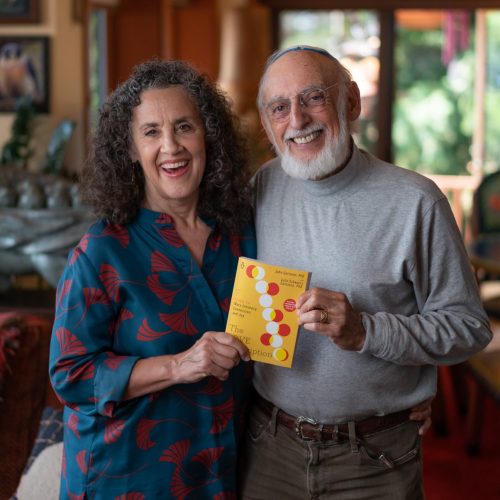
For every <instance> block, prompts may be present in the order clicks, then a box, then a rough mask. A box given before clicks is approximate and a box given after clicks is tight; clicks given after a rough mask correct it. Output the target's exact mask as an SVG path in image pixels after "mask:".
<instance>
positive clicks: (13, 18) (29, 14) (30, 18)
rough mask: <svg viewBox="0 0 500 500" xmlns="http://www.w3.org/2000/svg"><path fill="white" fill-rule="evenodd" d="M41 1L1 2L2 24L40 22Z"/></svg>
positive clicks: (10, 0) (0, 21) (3, 0)
mask: <svg viewBox="0 0 500 500" xmlns="http://www.w3.org/2000/svg"><path fill="white" fill-rule="evenodd" d="M39 3H40V0H0V24H2V23H18V24H21V23H36V22H38V12H39Z"/></svg>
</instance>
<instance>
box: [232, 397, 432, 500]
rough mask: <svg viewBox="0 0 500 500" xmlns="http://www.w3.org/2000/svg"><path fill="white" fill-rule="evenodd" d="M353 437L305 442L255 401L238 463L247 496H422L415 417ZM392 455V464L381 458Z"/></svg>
mask: <svg viewBox="0 0 500 500" xmlns="http://www.w3.org/2000/svg"><path fill="white" fill-rule="evenodd" d="M353 434H355V432H354V433H351V435H350V436H349V440H348V441H344V442H341V443H338V442H333V441H327V442H318V441H305V440H302V439H300V438H299V437H297V436H296V434H295V433H294V431H292V430H290V429H287V428H286V427H283V426H282V425H280V424H278V423H277V422H276V414H275V412H274V413H273V415H272V416H271V417H269V416H267V415H265V413H263V412H262V410H261V409H259V408H258V407H257V406H255V405H254V407H253V408H252V410H251V412H250V418H249V425H248V431H247V435H246V441H245V444H244V447H243V450H242V457H241V462H240V465H239V482H240V498H241V499H244V500H250V499H253V500H256V499H259V500H304V499H311V500H323V499H335V500H337V499H338V500H363V499H366V500H376V499H380V500H422V499H423V498H424V493H423V484H422V459H421V441H420V437H419V435H418V425H417V424H416V423H415V422H413V421H408V422H405V423H403V424H401V425H398V426H396V427H392V428H390V429H386V430H383V431H380V432H376V433H373V434H370V435H365V436H355V435H353ZM381 452H383V454H384V456H386V457H389V458H390V460H391V462H392V465H393V467H392V468H391V467H389V466H388V465H387V464H386V463H384V462H383V461H382V460H380V459H379V458H378V457H379V456H380V454H381Z"/></svg>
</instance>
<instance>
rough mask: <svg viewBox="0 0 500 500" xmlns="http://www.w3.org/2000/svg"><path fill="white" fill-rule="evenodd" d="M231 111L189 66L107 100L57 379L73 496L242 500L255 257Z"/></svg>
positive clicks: (66, 492)
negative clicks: (228, 325)
mask: <svg viewBox="0 0 500 500" xmlns="http://www.w3.org/2000/svg"><path fill="white" fill-rule="evenodd" d="M247 180H248V178H247V172H246V157H245V155H244V153H243V151H242V148H241V141H240V139H239V137H238V135H237V133H236V131H235V128H234V126H233V123H232V117H231V113H230V110H229V106H228V103H227V102H226V100H225V98H224V97H223V96H222V94H220V93H219V92H218V91H217V90H216V89H215V88H214V86H213V85H212V84H210V83H209V82H208V81H207V80H206V79H205V78H204V77H203V76H200V75H199V74H198V73H197V72H196V71H194V70H193V69H192V68H190V67H189V66H187V65H186V64H185V63H182V62H177V61H163V62H162V61H150V62H147V63H144V64H142V65H140V66H138V67H136V68H135V70H134V72H133V73H132V75H131V76H130V78H129V79H128V80H127V81H126V82H125V83H124V84H123V85H121V86H120V87H118V88H117V89H116V90H115V92H114V93H113V94H112V95H111V96H110V97H109V98H108V100H107V102H106V104H105V105H104V107H103V109H102V111H101V113H100V117H99V122H98V125H97V130H96V133H95V137H94V141H93V152H92V154H91V157H90V159H89V161H88V163H87V168H86V171H85V174H84V178H83V182H82V186H83V189H84V193H85V196H86V201H87V203H88V204H89V205H90V206H91V207H93V209H94V212H95V214H96V215H97V216H98V217H99V219H100V221H99V222H97V223H96V224H94V225H93V226H92V227H91V228H90V229H89V231H88V233H87V234H85V235H84V236H83V238H82V239H81V241H80V243H79V245H78V246H77V247H76V248H75V249H74V251H73V252H72V253H71V255H70V257H69V259H68V264H67V267H66V269H65V271H64V273H63V276H62V278H61V281H60V283H59V287H58V296H57V305H56V318H55V323H54V330H53V337H52V343H51V359H50V375H51V380H52V384H53V386H54V389H55V390H56V392H57V394H58V396H59V397H60V398H61V400H62V401H63V402H64V404H65V423H66V426H65V436H64V447H65V454H64V460H63V470H62V478H61V497H62V498H95V499H99V498H102V499H106V500H108V499H112V498H134V499H139V498H144V499H146V498H150V499H162V498H196V499H204V498H210V499H212V498H218V499H223V498H234V497H235V494H236V493H235V492H236V488H235V477H236V473H235V467H236V458H237V457H236V448H237V443H238V439H239V437H240V432H241V430H242V426H243V422H242V421H241V416H242V415H243V414H244V412H243V405H244V404H245V401H246V396H247V389H248V387H249V384H250V375H251V374H250V370H249V368H248V365H249V364H248V363H240V361H241V360H244V361H248V359H249V357H248V353H247V351H246V349H245V347H244V346H243V345H242V344H241V343H239V342H238V341H237V340H236V339H235V338H233V337H232V336H230V335H228V334H226V333H224V329H225V322H226V314H227V310H228V305H229V301H230V297H231V292H232V286H233V276H234V272H235V269H236V262H237V259H238V256H239V255H241V254H245V255H249V256H253V255H254V254H255V240H254V235H253V230H252V229H251V226H250V217H251V216H250V214H251V210H250V204H249V188H248V184H247Z"/></svg>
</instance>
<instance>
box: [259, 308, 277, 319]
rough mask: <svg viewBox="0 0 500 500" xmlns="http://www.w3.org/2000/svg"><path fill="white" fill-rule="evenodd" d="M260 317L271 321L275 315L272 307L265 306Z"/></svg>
mask: <svg viewBox="0 0 500 500" xmlns="http://www.w3.org/2000/svg"><path fill="white" fill-rule="evenodd" d="M262 317H263V318H264V319H265V320H266V321H272V320H273V319H274V318H275V317H276V313H275V312H274V309H273V308H272V307H266V308H265V309H264V310H263V311H262Z"/></svg>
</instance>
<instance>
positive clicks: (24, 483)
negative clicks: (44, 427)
mask: <svg viewBox="0 0 500 500" xmlns="http://www.w3.org/2000/svg"><path fill="white" fill-rule="evenodd" d="M62 454H63V444H62V443H56V444H52V445H50V446H47V447H46V448H44V449H43V451H42V452H41V453H40V454H39V455H38V456H37V457H36V458H35V460H34V462H33V464H32V465H31V467H30V469H29V470H28V472H27V473H26V474H23V477H22V478H21V483H20V484H19V488H18V489H17V492H16V495H15V497H14V498H13V499H12V500H40V499H41V498H42V499H47V500H52V499H57V498H59V489H60V476H61V464H62Z"/></svg>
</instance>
